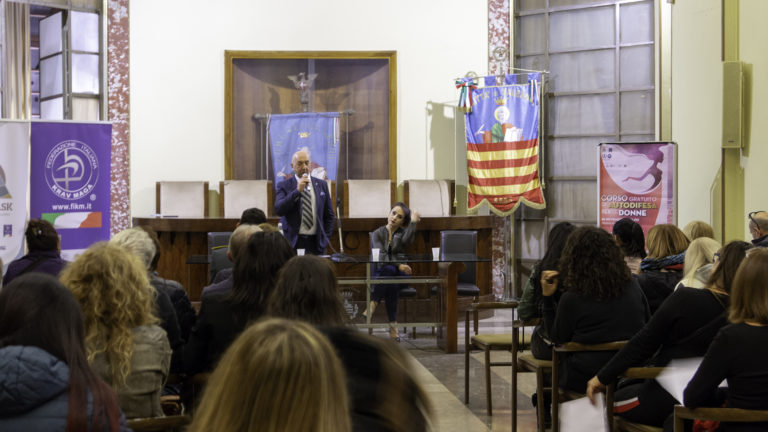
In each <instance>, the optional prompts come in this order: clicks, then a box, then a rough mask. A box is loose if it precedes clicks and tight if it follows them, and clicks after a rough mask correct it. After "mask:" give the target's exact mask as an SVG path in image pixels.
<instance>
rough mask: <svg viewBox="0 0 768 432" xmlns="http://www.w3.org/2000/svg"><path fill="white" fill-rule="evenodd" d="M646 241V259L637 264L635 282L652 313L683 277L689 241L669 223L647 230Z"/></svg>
mask: <svg viewBox="0 0 768 432" xmlns="http://www.w3.org/2000/svg"><path fill="white" fill-rule="evenodd" d="M647 240H648V241H647V242H646V244H647V245H648V256H647V257H646V258H645V259H643V261H642V262H641V263H640V274H639V275H637V282H638V283H639V284H640V288H642V289H643V293H644V294H645V298H646V299H648V306H649V307H650V308H651V313H654V312H656V309H658V308H659V306H661V303H662V302H663V301H664V299H666V298H667V296H669V295H670V294H672V291H674V289H675V285H677V283H678V282H680V279H682V278H683V265H684V263H685V250H686V249H688V244H689V243H690V241H688V237H686V236H685V234H684V233H683V232H682V231H680V229H679V228H678V227H676V226H674V225H671V224H662V225H655V226H654V227H653V228H651V229H650V230H649V231H648V239H647Z"/></svg>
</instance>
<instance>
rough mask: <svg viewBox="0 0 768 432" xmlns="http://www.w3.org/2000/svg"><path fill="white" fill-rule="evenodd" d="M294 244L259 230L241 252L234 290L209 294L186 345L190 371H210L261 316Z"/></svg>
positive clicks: (203, 301) (234, 273) (185, 358)
mask: <svg viewBox="0 0 768 432" xmlns="http://www.w3.org/2000/svg"><path fill="white" fill-rule="evenodd" d="M293 256H294V251H293V248H291V245H290V244H289V243H288V241H287V240H286V239H285V237H283V236H282V235H281V234H280V233H279V232H268V233H267V232H257V233H254V234H252V235H251V237H250V239H248V243H246V244H245V246H244V247H243V248H242V249H241V250H240V251H239V252H238V254H237V259H236V261H235V267H234V272H233V276H234V281H233V286H232V291H229V292H225V293H211V294H206V295H204V296H203V298H202V304H201V306H200V314H199V315H198V317H197V322H196V323H195V326H194V327H193V328H192V332H191V333H190V336H189V342H187V345H186V346H185V347H184V368H185V370H186V372H187V373H190V374H194V373H198V372H208V371H211V370H212V369H213V368H214V367H215V366H216V363H217V362H218V361H219V357H221V355H222V354H223V353H224V351H226V350H227V348H228V347H229V345H231V344H232V341H234V340H235V338H237V336H238V335H239V334H240V333H241V332H242V331H243V330H244V329H245V327H246V326H247V325H248V323H250V322H252V321H255V320H257V319H259V318H261V317H262V316H263V315H264V314H265V313H266V310H267V300H268V299H269V296H270V294H272V290H273V289H274V286H275V283H276V281H277V273H278V271H280V267H282V266H283V264H285V263H286V262H287V261H288V260H289V259H290V258H291V257H293Z"/></svg>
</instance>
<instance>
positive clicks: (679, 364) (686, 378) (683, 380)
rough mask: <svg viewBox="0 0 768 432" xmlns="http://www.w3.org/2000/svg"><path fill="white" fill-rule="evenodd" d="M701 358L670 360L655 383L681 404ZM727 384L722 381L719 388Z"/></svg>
mask: <svg viewBox="0 0 768 432" xmlns="http://www.w3.org/2000/svg"><path fill="white" fill-rule="evenodd" d="M702 360H703V358H702V357H694V358H688V359H678V360H672V361H671V362H669V364H668V365H667V366H666V367H664V370H662V372H661V373H660V374H659V376H657V377H656V381H658V382H659V385H660V386H661V387H663V388H664V390H666V391H667V392H668V393H669V394H670V395H672V397H674V398H675V399H677V401H678V402H680V404H682V403H683V393H684V392H685V388H686V387H688V383H689V382H690V381H691V378H693V376H694V375H696V371H697V370H699V366H700V365H701V361H702ZM727 386H728V383H727V382H726V380H723V382H722V383H720V385H719V387H727Z"/></svg>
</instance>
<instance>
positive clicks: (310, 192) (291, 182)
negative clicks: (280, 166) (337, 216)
mask: <svg viewBox="0 0 768 432" xmlns="http://www.w3.org/2000/svg"><path fill="white" fill-rule="evenodd" d="M309 164H310V161H309V154H308V153H307V152H305V151H297V152H296V153H294V154H293V159H291V168H292V169H293V174H294V175H293V177H291V178H288V179H286V180H283V181H282V182H280V183H278V184H277V194H276V197H275V213H277V214H278V215H280V216H281V218H280V223H282V225H283V233H284V234H285V238H286V239H287V240H288V242H289V243H290V244H291V246H293V248H294V249H304V250H305V251H306V252H307V253H311V254H315V255H322V254H324V253H325V248H326V246H328V241H329V239H330V237H331V233H332V232H333V220H334V215H333V204H332V203H331V194H330V193H329V192H328V184H327V183H326V182H325V181H323V180H320V179H316V178H314V177H312V176H311V175H309Z"/></svg>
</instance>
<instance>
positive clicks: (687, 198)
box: [672, 0, 723, 226]
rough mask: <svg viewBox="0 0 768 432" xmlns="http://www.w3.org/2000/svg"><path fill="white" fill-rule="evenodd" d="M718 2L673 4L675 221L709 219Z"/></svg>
mask: <svg viewBox="0 0 768 432" xmlns="http://www.w3.org/2000/svg"><path fill="white" fill-rule="evenodd" d="M720 40H721V36H720V0H678V1H677V2H675V4H674V5H673V6H672V140H673V141H676V142H677V143H678V164H677V167H678V185H677V192H678V200H677V206H678V218H677V221H678V225H679V226H685V224H687V223H688V222H690V221H692V220H703V221H706V222H710V223H712V222H713V221H712V220H711V219H710V214H711V211H712V208H713V206H714V205H715V204H716V203H713V200H712V197H711V193H710V189H711V188H712V186H713V183H714V182H715V181H716V178H717V174H718V170H719V168H720V142H721V134H722V132H721V131H722V126H721V113H722V75H723V74H722V66H721V64H722V63H721V61H720V46H721V42H720Z"/></svg>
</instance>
